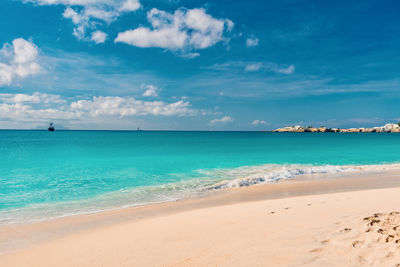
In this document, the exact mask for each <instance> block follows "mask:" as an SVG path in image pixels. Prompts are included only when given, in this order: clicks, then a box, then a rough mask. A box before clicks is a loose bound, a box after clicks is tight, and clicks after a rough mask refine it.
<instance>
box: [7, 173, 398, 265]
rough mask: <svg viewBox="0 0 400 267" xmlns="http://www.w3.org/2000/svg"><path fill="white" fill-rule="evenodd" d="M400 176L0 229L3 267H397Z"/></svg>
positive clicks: (312, 179)
mask: <svg viewBox="0 0 400 267" xmlns="http://www.w3.org/2000/svg"><path fill="white" fill-rule="evenodd" d="M399 194H400V172H399V171H381V172H375V173H361V174H360V173H358V174H343V175H308V176H303V177H301V176H300V177H298V178H296V179H292V180H290V181H282V182H277V183H274V184H265V185H258V186H251V187H244V188H234V189H227V190H220V191H219V192H217V193H215V194H212V195H209V196H206V197H202V198H194V199H186V200H181V201H176V202H170V203H163V204H155V205H147V206H143V207H134V208H127V209H120V210H115V211H109V212H102V213H94V214H86V215H77V216H69V217H65V218H60V219H54V220H47V221H43V222H36V223H30V224H15V225H6V226H2V227H1V229H0V241H1V243H0V244H1V251H2V254H1V256H0V265H1V266H396V264H398V263H400V253H399V244H398V243H397V242H399V241H398V240H400V235H399V234H398V232H397V230H398V229H397V228H396V226H398V225H400V215H399V214H398V213H397V212H398V211H399V206H400V197H399Z"/></svg>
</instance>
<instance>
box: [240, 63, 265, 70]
mask: <svg viewBox="0 0 400 267" xmlns="http://www.w3.org/2000/svg"><path fill="white" fill-rule="evenodd" d="M261 66H262V64H261V63H252V64H249V65H247V66H246V67H245V68H244V69H245V71H258V70H260V68H261Z"/></svg>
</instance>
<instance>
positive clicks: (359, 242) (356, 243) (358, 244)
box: [351, 240, 364, 248]
mask: <svg viewBox="0 0 400 267" xmlns="http://www.w3.org/2000/svg"><path fill="white" fill-rule="evenodd" d="M363 243H364V242H363V241H359V240H356V241H354V242H353V243H352V244H351V245H352V246H353V248H359V247H361V246H362V245H363Z"/></svg>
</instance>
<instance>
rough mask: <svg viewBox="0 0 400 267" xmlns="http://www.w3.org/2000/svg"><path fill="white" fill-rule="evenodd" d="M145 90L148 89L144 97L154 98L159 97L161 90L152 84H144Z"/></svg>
mask: <svg viewBox="0 0 400 267" xmlns="http://www.w3.org/2000/svg"><path fill="white" fill-rule="evenodd" d="M141 87H142V88H143V89H146V91H145V92H144V93H143V96H152V97H157V96H158V91H159V89H158V88H157V87H156V86H154V85H151V84H148V85H144V84H142V86H141Z"/></svg>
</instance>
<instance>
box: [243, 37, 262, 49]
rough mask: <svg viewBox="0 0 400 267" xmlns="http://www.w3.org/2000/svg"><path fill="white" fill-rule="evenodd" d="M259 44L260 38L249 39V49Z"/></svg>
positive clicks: (247, 42)
mask: <svg viewBox="0 0 400 267" xmlns="http://www.w3.org/2000/svg"><path fill="white" fill-rule="evenodd" d="M258 42H259V40H258V38H256V37H254V36H252V37H249V38H247V40H246V46H247V47H252V46H257V45H258Z"/></svg>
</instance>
